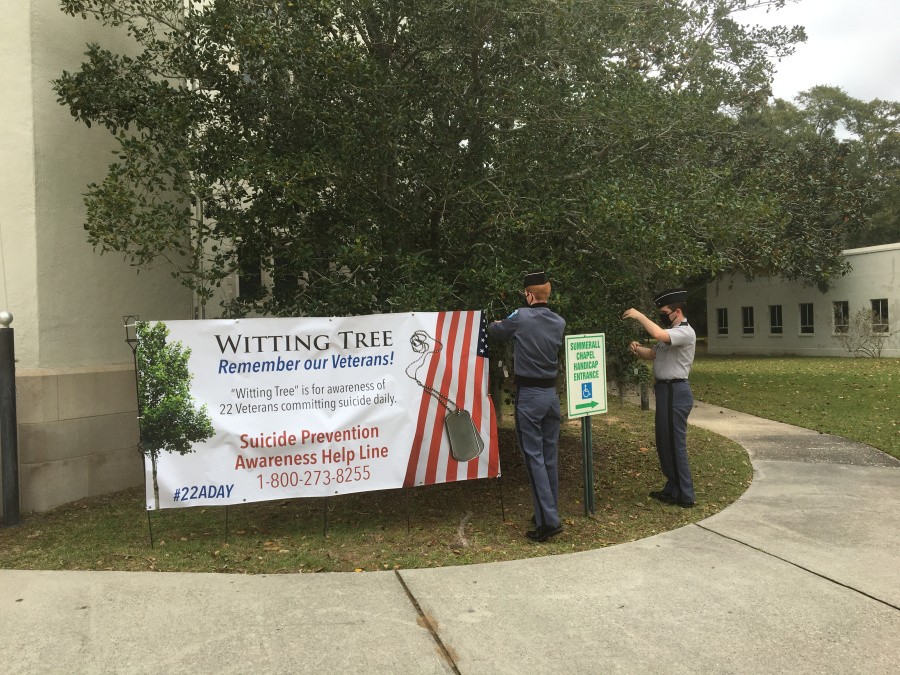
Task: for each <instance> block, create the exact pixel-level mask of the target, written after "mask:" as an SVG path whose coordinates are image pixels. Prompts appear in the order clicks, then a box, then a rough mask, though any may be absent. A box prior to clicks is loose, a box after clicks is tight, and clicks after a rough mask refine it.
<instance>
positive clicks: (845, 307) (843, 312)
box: [831, 300, 850, 333]
mask: <svg viewBox="0 0 900 675" xmlns="http://www.w3.org/2000/svg"><path fill="white" fill-rule="evenodd" d="M831 306H832V307H833V308H834V332H835V333H846V332H847V331H849V330H850V303H849V302H847V301H846V300H838V301H836V302H833V303H831Z"/></svg>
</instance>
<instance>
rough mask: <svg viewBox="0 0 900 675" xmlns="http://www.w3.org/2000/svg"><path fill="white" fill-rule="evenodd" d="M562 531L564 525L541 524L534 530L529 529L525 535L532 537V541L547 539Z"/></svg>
mask: <svg viewBox="0 0 900 675" xmlns="http://www.w3.org/2000/svg"><path fill="white" fill-rule="evenodd" d="M562 531H563V527H562V525H559V526H558V527H550V526H549V525H541V526H540V527H538V528H536V529H534V530H528V532H526V533H525V536H526V537H528V538H529V539H531V541H547V540H548V539H549V538H550V537H555V536H556V535H557V534H559V533H560V532H562Z"/></svg>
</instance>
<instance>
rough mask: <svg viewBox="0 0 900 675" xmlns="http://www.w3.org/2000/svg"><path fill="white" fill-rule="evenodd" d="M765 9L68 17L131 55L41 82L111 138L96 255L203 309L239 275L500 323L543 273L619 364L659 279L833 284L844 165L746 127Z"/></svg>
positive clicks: (76, 8)
mask: <svg viewBox="0 0 900 675" xmlns="http://www.w3.org/2000/svg"><path fill="white" fill-rule="evenodd" d="M761 4H767V5H772V6H775V7H779V6H782V5H784V0H776V1H775V2H768V0H690V1H689V2H679V3H675V2H668V1H664V0H654V1H652V2H645V1H643V0H624V1H621V2H613V3H603V2H587V1H584V0H573V1H571V2H548V1H547V0H519V1H518V2H516V3H508V2H505V1H504V0H478V1H477V2H476V1H475V0H461V1H460V2H450V3H448V2H445V1H443V0H442V1H440V2H439V1H437V0H415V1H413V0H310V1H308V2H284V1H282V0H241V1H237V0H215V2H211V1H210V2H202V3H201V2H190V3H188V4H187V6H186V7H187V8H186V9H184V7H185V5H184V4H183V3H182V2H181V0H153V1H151V2H147V1H145V0H77V1H76V0H67V1H66V2H64V3H63V8H64V10H65V11H67V12H68V13H69V14H72V15H82V16H92V17H94V18H96V19H97V20H99V21H101V22H102V23H106V24H110V25H117V26H120V27H121V29H122V30H126V31H128V32H129V33H130V35H131V36H132V37H133V38H134V41H135V49H134V50H133V51H131V52H130V53H129V54H127V55H126V54H115V53H112V52H110V51H109V50H106V49H104V48H102V47H101V46H99V45H91V46H90V47H89V50H88V52H87V54H86V57H87V60H86V62H85V63H84V64H83V66H82V68H81V70H80V71H78V72H75V73H69V72H66V73H63V74H62V76H61V77H60V78H59V79H58V80H57V81H56V82H55V83H54V86H55V88H56V92H57V94H58V96H59V101H60V103H61V104H63V105H65V106H67V107H68V108H69V110H70V111H71V113H72V115H73V116H75V118H76V119H79V120H81V121H83V122H84V123H86V124H92V123H93V124H100V125H102V126H104V127H105V128H107V129H108V130H109V131H110V133H112V134H114V135H115V137H116V139H117V142H118V144H119V150H118V153H117V156H116V158H115V161H114V162H113V164H111V165H110V168H109V171H108V174H107V176H106V177H105V178H104V180H103V181H101V182H100V183H98V184H94V185H91V186H89V187H88V192H87V196H86V203H87V206H88V218H87V223H86V225H85V227H86V229H87V231H88V238H89V241H90V242H91V243H92V244H93V245H94V246H95V247H97V248H98V249H99V250H100V251H117V252H123V253H125V254H126V256H127V257H128V259H129V260H131V261H132V262H133V263H134V264H136V265H148V264H151V263H152V262H154V261H156V260H157V259H158V258H160V257H165V258H166V259H168V260H169V261H170V262H171V264H172V265H173V269H174V270H175V272H174V273H175V274H176V275H177V276H179V277H180V278H181V279H182V280H183V281H184V283H186V284H187V285H188V286H190V287H191V288H193V289H194V290H195V291H196V292H197V293H198V294H199V296H200V298H201V299H206V298H209V297H211V295H212V292H213V290H214V289H215V287H216V286H217V285H219V284H221V283H222V281H223V280H224V279H225V278H226V277H228V276H229V275H232V274H233V273H235V272H239V273H240V274H241V277H242V280H243V282H242V287H243V289H244V292H243V293H242V294H241V297H240V298H239V299H238V300H237V301H236V302H235V303H233V304H232V305H230V306H229V307H227V308H226V310H227V311H228V312H229V313H230V314H232V315H244V314H247V313H251V312H252V313H261V314H267V315H333V314H344V315H347V314H356V313H367V312H380V311H403V310H428V309H452V308H459V307H481V308H485V309H487V310H488V312H489V313H490V314H491V315H493V316H496V315H500V314H503V313H506V312H508V311H509V310H511V309H512V307H514V306H516V305H517V304H518V298H517V296H516V295H515V293H513V292H512V290H513V289H518V285H519V279H520V278H521V274H522V272H525V271H527V270H530V269H536V268H544V269H548V270H549V271H550V273H551V276H552V278H553V280H554V283H555V289H556V290H555V292H556V295H555V304H556V306H557V307H558V309H559V310H560V312H561V313H562V314H563V315H564V316H566V318H567V319H568V320H569V325H570V330H572V331H581V330H590V331H595V330H597V327H598V326H600V327H602V329H603V330H604V332H606V333H607V340H608V344H609V345H610V347H611V349H613V350H616V351H618V352H620V353H621V354H620V355H621V356H622V359H623V367H627V361H628V358H629V357H627V356H626V354H627V351H626V349H625V346H626V345H627V343H628V341H629V340H631V339H633V338H634V337H635V335H634V334H633V332H632V331H633V330H634V326H633V324H632V323H631V322H625V323H623V322H621V321H620V320H619V317H620V316H621V312H622V311H623V309H625V308H626V307H628V306H641V307H647V306H648V305H649V301H650V298H651V297H652V293H653V291H654V290H655V289H658V288H659V287H660V286H670V285H674V284H678V283H685V282H687V281H690V280H697V279H708V278H711V277H714V276H715V275H717V274H720V273H723V272H742V273H744V274H747V275H749V276H752V275H756V274H772V273H776V274H784V275H785V276H787V277H789V278H792V279H801V280H805V281H809V282H810V283H816V284H819V285H827V283H828V281H829V279H831V278H833V276H834V275H835V274H840V273H841V272H842V270H843V268H842V267H841V265H840V262H839V260H838V259H837V254H838V252H839V251H840V248H841V246H840V242H842V241H843V238H844V237H843V234H844V231H843V230H844V229H845V228H846V227H847V226H848V225H847V224H846V221H845V220H844V219H843V217H840V216H841V215H842V214H847V213H850V214H855V212H856V211H857V209H858V195H857V194H856V193H853V191H852V190H851V189H850V188H849V187H848V186H847V184H846V175H845V172H844V171H843V169H842V165H841V163H840V155H839V154H836V153H835V152H833V148H831V147H830V146H828V147H824V148H820V147H811V148H805V149H803V150H802V151H801V150H797V151H793V150H792V151H790V152H788V151H785V150H783V149H782V148H781V146H780V145H779V143H777V142H775V141H774V140H772V139H770V138H767V137H766V135H764V134H759V133H756V132H755V131H754V130H753V129H751V128H750V127H748V125H747V124H746V123H745V122H743V121H741V119H740V117H741V116H742V115H745V114H747V112H748V111H752V110H758V109H760V108H761V107H763V106H764V105H765V101H766V97H767V95H768V91H769V79H770V74H771V69H772V65H771V61H770V58H771V57H772V56H776V57H777V56H784V55H786V54H788V53H790V52H791V51H792V49H793V45H794V43H795V42H796V41H798V40H801V39H803V37H804V36H803V32H802V30H801V29H790V30H789V29H786V28H783V27H780V28H773V29H762V28H757V27H747V26H743V25H742V24H741V23H740V21H739V19H740V12H741V10H743V9H747V8H748V7H751V6H758V5H761ZM263 278H265V279H266V283H265V284H263V283H262V282H261V280H262V279H263ZM269 282H270V283H269Z"/></svg>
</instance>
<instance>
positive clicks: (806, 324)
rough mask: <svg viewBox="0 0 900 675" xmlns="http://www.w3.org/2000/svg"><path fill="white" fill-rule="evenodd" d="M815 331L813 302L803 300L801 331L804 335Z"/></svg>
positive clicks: (801, 304) (801, 306) (801, 305)
mask: <svg viewBox="0 0 900 675" xmlns="http://www.w3.org/2000/svg"><path fill="white" fill-rule="evenodd" d="M815 332H816V331H815V322H814V321H813V304H812V303H811V302H802V303H800V333H801V334H802V335H811V334H812V333H815Z"/></svg>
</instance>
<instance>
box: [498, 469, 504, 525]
mask: <svg viewBox="0 0 900 675" xmlns="http://www.w3.org/2000/svg"><path fill="white" fill-rule="evenodd" d="M497 487H498V488H499V490H500V518H501V520H502V521H503V522H506V507H505V506H504V505H503V476H497Z"/></svg>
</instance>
